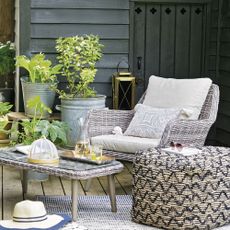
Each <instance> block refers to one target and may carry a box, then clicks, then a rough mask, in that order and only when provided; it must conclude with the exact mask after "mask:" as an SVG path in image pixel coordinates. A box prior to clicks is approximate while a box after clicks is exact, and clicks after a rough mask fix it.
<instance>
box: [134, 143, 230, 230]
mask: <svg viewBox="0 0 230 230" xmlns="http://www.w3.org/2000/svg"><path fill="white" fill-rule="evenodd" d="M133 185H134V187H133V194H132V195H133V207H132V220H133V221H135V222H137V223H142V224H147V225H152V226H155V227H159V228H163V229H174V230H176V229H178V230H182V229H186V230H189V229H199V230H201V229H212V228H215V227H219V226H222V225H225V224H227V223H229V222H230V148H224V147H204V148H202V152H201V153H199V154H195V155H190V156H183V155H181V154H177V153H165V152H163V151H161V150H159V149H151V150H147V151H143V152H139V153H137V154H136V158H135V161H134V169H133Z"/></svg>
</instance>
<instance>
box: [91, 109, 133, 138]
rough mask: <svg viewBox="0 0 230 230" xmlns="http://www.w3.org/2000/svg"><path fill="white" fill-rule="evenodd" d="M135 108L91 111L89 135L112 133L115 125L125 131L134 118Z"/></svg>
mask: <svg viewBox="0 0 230 230" xmlns="http://www.w3.org/2000/svg"><path fill="white" fill-rule="evenodd" d="M133 114H134V111H133V110H110V109H108V110H107V109H95V110H91V111H90V112H89V116H88V119H89V120H88V122H89V123H88V124H89V136H90V137H94V136H98V135H105V134H112V131H113V129H114V127H115V126H120V127H121V129H122V131H123V132H124V131H125V130H126V129H127V127H128V126H129V123H130V121H131V120H132V118H133Z"/></svg>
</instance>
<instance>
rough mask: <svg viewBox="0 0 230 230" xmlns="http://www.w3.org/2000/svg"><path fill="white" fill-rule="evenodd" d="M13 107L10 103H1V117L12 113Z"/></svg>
mask: <svg viewBox="0 0 230 230" xmlns="http://www.w3.org/2000/svg"><path fill="white" fill-rule="evenodd" d="M12 107H13V105H11V104H10V103H9V102H0V116H4V115H6V114H7V113H9V112H10V110H11V108H12Z"/></svg>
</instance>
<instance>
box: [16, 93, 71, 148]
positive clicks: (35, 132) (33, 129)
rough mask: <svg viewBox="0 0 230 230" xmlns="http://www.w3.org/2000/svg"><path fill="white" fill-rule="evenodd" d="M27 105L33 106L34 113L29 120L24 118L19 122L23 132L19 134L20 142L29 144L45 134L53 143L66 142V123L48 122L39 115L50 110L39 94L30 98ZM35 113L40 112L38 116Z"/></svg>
mask: <svg viewBox="0 0 230 230" xmlns="http://www.w3.org/2000/svg"><path fill="white" fill-rule="evenodd" d="M27 106H28V107H34V108H35V114H34V116H33V118H32V119H31V120H29V119H25V120H23V121H22V122H21V125H22V127H23V132H21V133H20V134H19V136H20V142H22V143H23V144H26V145H29V144H31V143H32V142H33V141H35V140H37V139H39V138H41V137H42V136H45V137H46V138H47V139H49V140H51V141H52V142H54V143H55V144H66V142H67V139H66V132H67V130H68V126H67V124H66V123H64V122H61V121H52V122H49V121H48V120H42V119H41V117H42V116H43V114H44V112H46V111H47V112H51V110H50V108H48V107H47V106H46V105H45V104H44V103H42V102H41V99H40V97H39V96H36V97H34V98H31V100H29V101H28V103H27ZM36 114H40V117H37V116H36Z"/></svg>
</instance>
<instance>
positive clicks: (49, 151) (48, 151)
mask: <svg viewBox="0 0 230 230" xmlns="http://www.w3.org/2000/svg"><path fill="white" fill-rule="evenodd" d="M28 162H30V163H34V164H42V165H57V164H58V163H59V156H58V151H57V148H56V146H55V145H54V144H53V143H52V142H51V141H49V140H48V139H46V138H45V137H44V138H40V139H38V140H36V141H34V142H33V143H32V145H31V149H30V153H29V157H28Z"/></svg>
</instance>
